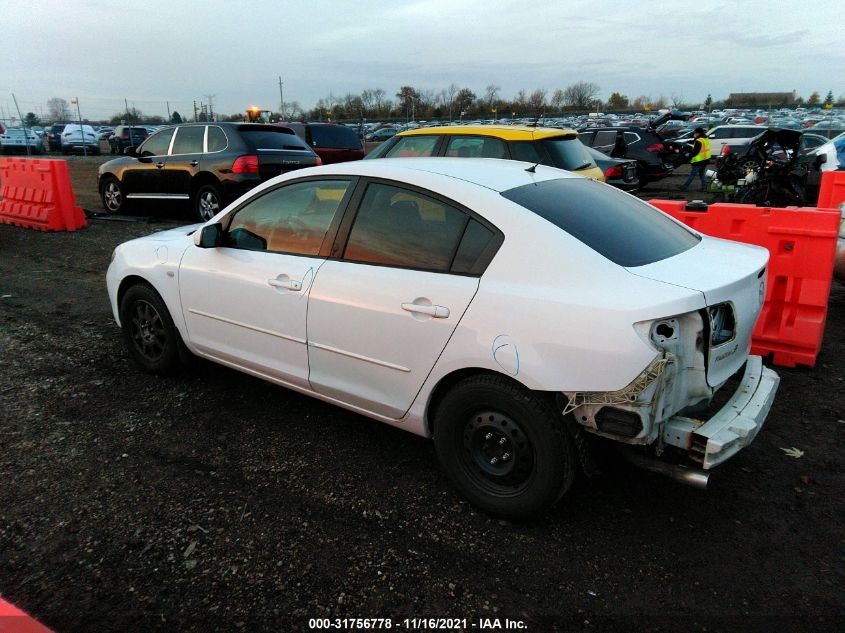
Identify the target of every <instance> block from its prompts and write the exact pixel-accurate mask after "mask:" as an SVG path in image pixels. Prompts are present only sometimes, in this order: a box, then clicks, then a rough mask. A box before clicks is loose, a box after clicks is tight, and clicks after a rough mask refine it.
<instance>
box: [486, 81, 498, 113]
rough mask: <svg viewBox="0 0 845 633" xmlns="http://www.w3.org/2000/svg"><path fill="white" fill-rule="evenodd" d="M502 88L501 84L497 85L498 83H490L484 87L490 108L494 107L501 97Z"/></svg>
mask: <svg viewBox="0 0 845 633" xmlns="http://www.w3.org/2000/svg"><path fill="white" fill-rule="evenodd" d="M501 89H502V88H501V86H497V85H496V84H490V85H489V86H487V87H486V88H485V89H484V103H486V104H487V108H488V109H490V110H492V109H493V105H494V104H495V103H496V100H497V99H498V98H499V91H500V90H501Z"/></svg>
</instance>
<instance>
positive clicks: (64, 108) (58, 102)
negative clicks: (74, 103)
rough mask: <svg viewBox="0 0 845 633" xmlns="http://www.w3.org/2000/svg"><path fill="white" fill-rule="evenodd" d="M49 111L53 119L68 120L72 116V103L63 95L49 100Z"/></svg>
mask: <svg viewBox="0 0 845 633" xmlns="http://www.w3.org/2000/svg"><path fill="white" fill-rule="evenodd" d="M47 113H48V116H49V117H50V119H51V120H52V121H67V120H68V119H70V117H71V112H70V104H69V103H68V102H67V101H66V100H64V99H62V98H61V97H53V98H52V99H50V100H49V101H47Z"/></svg>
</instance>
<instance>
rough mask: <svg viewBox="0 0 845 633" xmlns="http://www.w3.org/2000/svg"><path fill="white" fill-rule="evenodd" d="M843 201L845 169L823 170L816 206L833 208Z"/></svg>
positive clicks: (844, 200)
mask: <svg viewBox="0 0 845 633" xmlns="http://www.w3.org/2000/svg"><path fill="white" fill-rule="evenodd" d="M843 202H845V171H826V172H823V173H822V184H821V187H819V201H818V203H817V204H818V206H820V207H824V208H825V209H835V208H837V207H839V205H841V204H842V203H843Z"/></svg>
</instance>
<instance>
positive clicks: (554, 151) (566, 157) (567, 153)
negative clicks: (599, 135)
mask: <svg viewBox="0 0 845 633" xmlns="http://www.w3.org/2000/svg"><path fill="white" fill-rule="evenodd" d="M613 137H614V139H615V138H616V132H614V133H613ZM542 143H543V146H544V147H545V148H546V151H548V152H549V156H551V158H552V165H554V166H555V167H558V168H559V169H570V170H573V169H585V168H587V167H595V166H596V163H595V161H593V157H592V156H590V155H589V154H588V153H587V150H586V149H585V147H584V145H582V144H581V142H580V141H579V140H578V139H577V138H560V139H546V140H544V141H542ZM611 143H612V141H611ZM596 145H598V143H596Z"/></svg>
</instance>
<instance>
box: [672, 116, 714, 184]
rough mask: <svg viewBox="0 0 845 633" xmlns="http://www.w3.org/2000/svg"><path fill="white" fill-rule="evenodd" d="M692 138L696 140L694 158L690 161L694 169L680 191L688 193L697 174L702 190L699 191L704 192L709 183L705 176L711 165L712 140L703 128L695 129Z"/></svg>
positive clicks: (693, 150) (693, 149)
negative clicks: (688, 188) (687, 190)
mask: <svg viewBox="0 0 845 633" xmlns="http://www.w3.org/2000/svg"><path fill="white" fill-rule="evenodd" d="M692 136H693V138H694V139H695V144H694V145H693V148H692V158H691V159H690V165H692V169H690V172H689V176H688V177H687V179H686V182H684V184H682V185H681V186H680V187H679V189H680V190H681V191H686V189H687V187H689V185H690V183H691V182H692V179H693V178H695V175H696V173H697V174H698V178H699V180H700V181H701V189H699V191H704V190H706V189H707V181H706V180H705V178H704V176H705V174H706V172H707V166H708V165H709V164H710V139H709V138H707V135H706V134H705V133H704V128H703V127H697V128H695V131H694V132H693V133H692Z"/></svg>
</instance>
